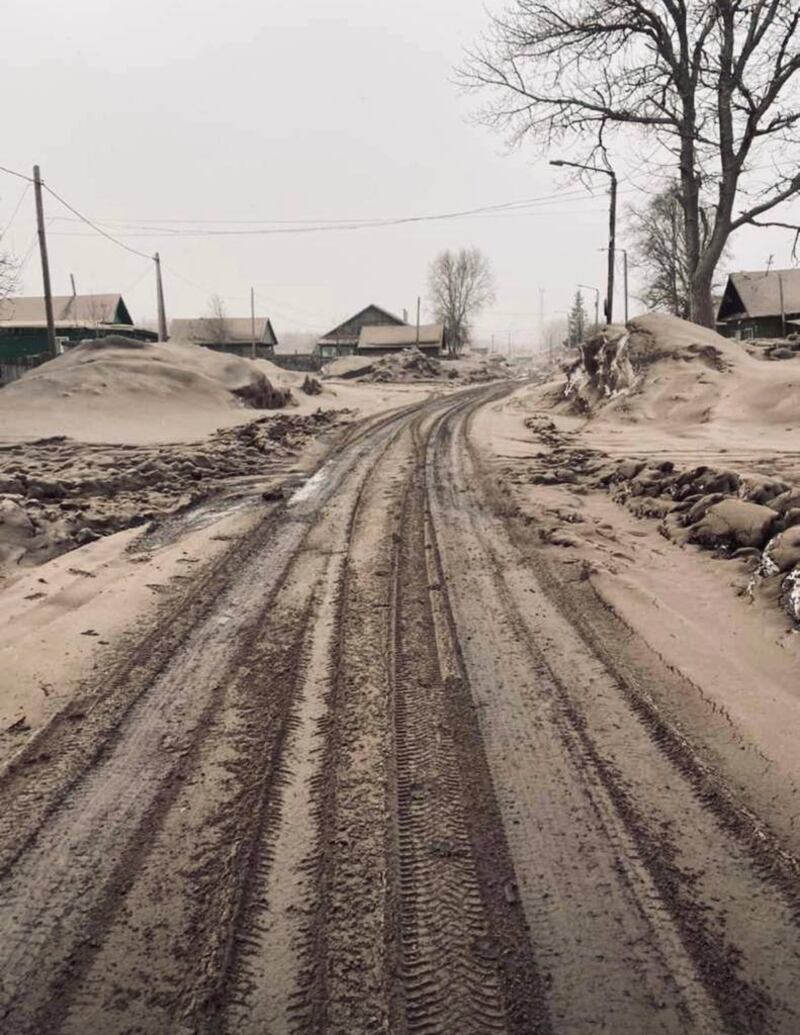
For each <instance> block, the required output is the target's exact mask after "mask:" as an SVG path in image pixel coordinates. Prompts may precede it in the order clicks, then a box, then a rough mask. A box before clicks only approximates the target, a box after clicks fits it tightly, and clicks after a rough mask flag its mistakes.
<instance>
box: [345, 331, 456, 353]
mask: <svg viewBox="0 0 800 1035" xmlns="http://www.w3.org/2000/svg"><path fill="white" fill-rule="evenodd" d="M444 345H445V339H444V325H443V324H441V323H430V324H425V325H424V326H421V327H419V328H417V327H416V326H412V325H411V324H407V325H404V326H401V327H362V328H361V333H360V335H359V338H358V348H357V349H356V352H357V353H358V355H361V353H362V352H363V353H364V354H365V355H371V356H380V355H385V354H386V353H389V352H400V351H401V350H402V349H413V348H418V349H420V351H422V352H424V353H426V354H427V355H429V356H441V354H442V352H443V351H444Z"/></svg>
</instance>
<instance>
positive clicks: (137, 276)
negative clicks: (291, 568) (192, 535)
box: [0, 0, 791, 344]
mask: <svg viewBox="0 0 800 1035" xmlns="http://www.w3.org/2000/svg"><path fill="white" fill-rule="evenodd" d="M489 6H490V7H495V8H496V7H498V6H499V0H498V2H495V0H489ZM485 21H486V15H485V13H484V8H483V0H426V2H424V3H421V2H407V3H406V4H402V5H398V4H397V3H395V2H394V0H391V2H390V0H349V2H338V3H325V2H321V0H293V2H286V0H229V2H228V3H219V0H213V2H212V0H190V2H189V0H137V2H136V3H132V2H126V3H120V2H119V0H116V2H114V0H112V2H111V3H109V2H108V0H103V2H101V0H73V2H72V3H70V4H65V3H63V0H40V2H39V3H38V4H37V5H35V6H32V5H31V4H30V3H29V0H10V2H7V3H6V5H5V7H4V19H3V23H4V24H3V29H4V33H3V35H4V44H5V51H4V53H5V57H4V69H3V78H4V81H5V82H4V85H5V97H6V104H5V106H4V107H5V111H4V119H3V147H2V149H1V150H0V164H2V165H6V166H8V167H10V168H12V169H18V170H20V171H24V172H29V171H30V168H31V166H32V165H33V163H34V162H38V163H39V164H40V165H41V167H42V175H43V177H44V178H45V180H46V182H48V183H49V184H50V185H51V186H52V187H53V188H54V189H55V190H56V191H57V192H58V193H60V194H61V195H62V196H63V197H64V198H66V199H67V200H68V201H69V202H70V203H71V204H72V205H74V206H75V207H76V208H77V209H79V210H80V211H81V212H83V213H84V214H85V215H87V216H89V217H91V218H92V219H96V220H103V221H108V224H109V225H108V226H107V229H108V230H109V231H110V232H112V233H115V234H120V235H125V236H122V239H123V240H124V241H125V242H126V243H127V244H128V245H130V246H131V247H133V248H135V249H138V250H141V251H143V252H145V253H147V254H148V255H149V254H152V252H153V251H155V250H159V251H160V252H161V256H162V260H163V262H164V264H165V286H166V293H167V309H168V316H188V317H190V316H196V315H203V314H204V313H205V312H206V311H207V309H208V304H209V296H210V295H211V294H212V293H213V292H217V293H219V294H220V295H222V296H223V297H224V298H225V300H226V305H227V309H228V311H229V313H230V314H231V315H237V314H243V315H244V314H247V312H248V311H249V289H250V285H251V284H252V285H253V286H254V287H255V289H256V297H257V308H258V310H259V311H260V312H264V313H267V314H269V315H271V316H272V318H273V322H274V324H275V326H276V330H277V331H278V334H279V335H280V334H281V332H286V331H298V330H313V331H316V332H322V331H325V330H327V329H328V328H329V327H330V326H332V325H333V324H335V323H337V322H339V321H340V320H341V319H343V318H344V317H346V316H348V315H349V314H350V313H351V312H353V311H354V310H356V309H359V308H361V307H362V306H363V305H366V304H367V303H369V302H376V303H378V304H380V305H384V306H386V307H387V308H389V309H392V310H394V311H395V312H398V313H399V312H401V311H402V309H403V308H404V307H405V308H407V309H408V310H409V312H412V311H413V308H414V306H415V303H416V297H417V295H418V294H422V295H423V297H424V294H425V280H426V270H427V266H428V263H429V262H430V260H431V258H432V257H433V256H434V255H435V254H436V252H437V251H439V250H441V249H443V248H446V247H458V246H461V245H477V246H478V247H480V248H482V249H483V250H484V251H485V252H486V253H487V255H488V256H489V258H490V260H491V262H492V264H493V267H494V269H495V273H496V276H497V282H498V298H497V302H496V304H495V307H494V308H493V309H492V310H491V311H490V312H487V313H485V314H484V316H483V317H482V319H481V321H480V326H479V331H480V332H481V333H482V334H483V335H485V336H489V335H491V334H494V335H495V336H496V340H497V342H498V344H499V343H500V342H505V341H506V340H507V338H508V336H509V334H511V335H513V338H514V341H515V342H516V343H521V342H522V341H523V340H530V339H531V338H532V337H533V335H534V334H535V331H536V328H537V326H538V321H539V315H538V313H539V298H540V295H539V292H540V289H541V290H544V292H545V310H546V313H545V315H546V318H548V319H550V318H553V317H555V316H557V315H559V311H563V310H565V309H566V308H567V306H568V305H569V304H570V300H571V296H572V295H573V294H574V291H575V285H576V284H577V283H578V282H582V283H585V284H592V285H593V284H597V285H598V286H600V285H602V282H603V277H604V266H603V264H604V256H603V255H602V254H601V252H600V251H599V249H601V248H602V247H603V245H604V243H605V234H606V200H605V195H604V194H603V193H602V185H598V190H597V193H596V194H595V196H594V197H592V196H590V195H589V194H588V193H580V192H578V193H570V196H569V197H567V198H561V199H557V198H553V199H551V200H548V201H544V202H542V203H540V204H538V205H537V206H535V207H531V208H529V209H527V210H523V211H522V212H516V213H499V214H491V215H485V214H484V215H478V216H472V217H468V218H462V219H458V220H450V221H442V222H429V223H421V224H412V225H401V226H394V227H385V228H380V229H377V228H372V229H361V230H358V231H337V232H322V233H319V232H315V233H302V234H271V235H254V234H249V235H221V234H216V235H208V234H207V233H206V234H203V235H202V236H184V235H181V236H177V235H174V234H173V235H165V234H163V233H162V234H160V235H158V236H154V235H152V231H151V230H150V229H148V228H147V227H148V226H152V227H154V228H157V227H163V226H164V225H165V221H169V225H170V226H173V227H176V226H177V227H179V228H180V229H182V230H183V231H195V232H196V231H198V230H203V231H208V230H217V231H219V230H223V229H228V230H230V229H239V230H252V229H254V228H255V227H254V226H253V224H252V223H250V224H248V223H247V222H246V221H254V220H263V221H267V220H311V221H323V220H324V221H330V220H339V219H341V220H349V219H380V218H384V217H402V216H414V215H424V214H433V213H445V212H453V211H460V210H463V209H471V208H474V207H478V206H483V205H494V204H502V203H505V202H513V201H518V200H521V199H530V198H547V197H548V196H549V195H552V194H554V193H557V192H574V186H571V185H569V184H567V182H566V181H565V179H564V177H563V176H561V175H559V173H558V171H557V170H555V169H552V168H550V167H549V166H548V165H547V162H546V159H545V157H544V156H543V155H542V154H541V153H539V151H538V149H537V148H536V147H535V146H533V145H530V144H528V145H526V146H524V147H523V148H521V149H518V150H515V151H513V152H511V153H509V152H508V150H507V148H506V147H505V144H504V141H503V140H502V139H501V138H499V137H498V136H497V135H496V134H493V133H492V132H491V131H490V130H488V129H486V128H483V127H481V126H477V125H475V124H473V123H472V122H471V121H470V119H469V114H470V112H471V111H473V110H474V108H475V106H476V100H475V98H474V97H468V96H464V95H463V94H462V93H461V92H460V91H459V89H458V88H457V87H456V86H455V85H454V84H453V81H452V80H453V71H452V70H453V66H454V65H455V64H457V63H458V61H459V59H460V56H461V52H462V48H463V47H465V46H468V45H469V44H470V43H471V42H472V41H473V40H474V39H475V37H476V36H477V35H478V34H479V32H480V31H481V29H482V27H483V26H484V25H485ZM23 186H24V184H23V183H22V182H21V181H19V180H16V179H13V178H11V177H8V176H5V175H2V176H0V224H1V225H2V226H5V225H6V223H7V222H8V220H9V219H10V218H11V216H12V213H13V212H14V209H15V207H16V206H17V204H18V202H19V200H20V197H21V193H22V189H23ZM623 191H624V196H623V200H628V199H630V198H631V197H633V196H634V195H633V192H632V190H631V188H630V186H627V187H626V186H625V185H623ZM46 209H47V217H48V220H49V224H48V226H49V229H48V233H49V244H50V253H51V271H52V276H53V284H54V290H55V291H56V293H67V292H68V291H69V274H70V273H71V272H72V273H74V274H75V277H76V280H77V285H78V290H79V291H86V292H88V291H122V292H123V294H124V295H125V298H126V300H127V301H128V304H129V306H130V308H131V310H132V312H133V315H134V318H135V319H140V320H141V319H148V318H152V317H153V315H154V311H155V293H154V285H153V277H152V269H151V267H152V263H149V262H148V260H146V259H144V258H142V257H140V256H137V255H133V254H129V253H127V252H125V251H123V250H122V249H120V248H118V247H117V246H115V245H114V244H112V243H110V242H108V241H104V240H103V239H102V238H100V237H98V236H97V235H96V234H93V233H92V231H90V230H88V228H86V227H85V226H83V225H82V224H80V223H77V222H74V221H70V220H69V219H65V218H64V217H69V213H68V212H66V211H65V210H64V209H62V208H61V207H60V206H59V205H58V204H57V202H56V201H55V200H54V199H52V198H49V197H48V198H46ZM784 212H785V213H786V214H790V213H789V211H788V210H784ZM180 220H187V221H199V220H206V221H208V222H207V223H206V224H204V225H203V226H202V227H201V226H199V225H198V224H197V223H196V222H186V223H181V222H178V221H180ZM225 220H227V221H234V220H241V221H243V222H241V223H239V224H236V223H232V222H231V223H228V224H223V222H221V221H225ZM147 221H151V222H150V223H149V224H148V223H147ZM126 222H127V223H128V224H129V225H128V226H126V225H125V224H126ZM130 224H139V226H138V227H137V226H131V225H130ZM143 228H144V229H143ZM273 228H274V226H273ZM33 233H34V222H33V198H32V194H31V193H30V192H29V193H28V195H27V196H26V197H25V199H24V201H23V203H22V206H21V207H20V209H19V212H18V214H17V216H16V218H15V219H14V221H13V223H12V225H11V228H10V229H9V231H8V233H7V236H6V238H5V245H6V247H7V248H8V249H9V250H11V251H12V252H13V253H14V254H16V255H17V257H18V258H20V259H24V258H25V256H26V255H27V256H28V258H27V262H26V264H25V267H24V272H23V283H22V289H23V291H24V292H25V293H31V294H37V293H40V291H41V275H40V268H39V262H38V254H37V252H36V250H35V248H34V247H33V244H34V238H33ZM143 233H145V234H146V235H145V236H142V235H143ZM127 235H135V236H127ZM622 237H623V238H624V234H623V235H622ZM736 242H737V243H736V247H735V249H734V253H733V256H732V263H731V265H732V266H734V267H740V268H752V267H760V266H762V265H763V264H764V263H766V261H767V260H768V258H769V256H770V255H774V262H775V264H776V265H789V264H790V262H791V260H790V250H791V238H790V235H786V234H783V233H780V232H773V231H761V232H758V231H746V232H743V233H742V234H741V235H740V236H739V237H738V238H737V239H736ZM620 243H621V244H623V245H624V243H625V242H624V239H623V240H622V241H621V242H620ZM619 304H620V301H619V300H618V305H619ZM424 309H425V303H424V301H423V312H424Z"/></svg>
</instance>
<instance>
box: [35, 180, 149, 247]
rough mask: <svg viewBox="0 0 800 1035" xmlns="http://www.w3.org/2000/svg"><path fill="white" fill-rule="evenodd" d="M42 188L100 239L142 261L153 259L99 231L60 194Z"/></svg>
mask: <svg viewBox="0 0 800 1035" xmlns="http://www.w3.org/2000/svg"><path fill="white" fill-rule="evenodd" d="M42 186H43V187H44V189H45V190H46V191H47V192H48V194H51V195H52V196H53V197H54V198H55V199H56V201H58V202H60V203H61V204H62V205H63V206H64V208H66V209H68V210H69V211H70V212H72V213H73V215H75V216H77V217H78V219H80V220H81V221H82V222H83V223H86V225H87V226H90V227H91V228H92V230H94V231H96V232H97V233H98V234H100V236H101V237H105V238H106V240H108V241H111V242H112V243H113V244H116V245H118V246H119V247H120V248H124V249H125V251H126V252H131V253H132V254H133V255H138V256H140V257H141V258H143V259H152V258H153V256H152V255H147V254H146V253H145V252H141V251H139V249H138V248H132V247H131V246H130V245H129V244H125V242H124V241H120V240H119V239H118V238H116V237H113V236H112V235H111V234H109V233H107V232H106V231H105V230H103V229H101V228H100V227H99V226H97V224H96V223H93V222H92V220H91V219H89V218H87V217H86V216H84V215H83V214H82V213H81V212H79V211H78V210H77V209H76V208H74V207H73V206H72V205H70V203H69V202H68V201H65V200H64V198H62V197H61V195H60V194H57V193H56V192H55V191H54V190H53V188H52V187H50V186H48V185H47V184H46V183H45V182H44V181H42Z"/></svg>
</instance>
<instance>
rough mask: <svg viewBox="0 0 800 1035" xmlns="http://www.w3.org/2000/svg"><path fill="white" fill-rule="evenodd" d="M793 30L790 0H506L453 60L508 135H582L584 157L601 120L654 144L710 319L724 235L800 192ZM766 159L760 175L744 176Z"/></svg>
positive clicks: (700, 310)
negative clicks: (482, 33) (673, 190)
mask: <svg viewBox="0 0 800 1035" xmlns="http://www.w3.org/2000/svg"><path fill="white" fill-rule="evenodd" d="M798 44H800V6H798V3H797V0H708V2H706V0H553V2H542V0H510V7H509V8H508V9H507V10H506V12H505V14H503V15H502V16H500V17H496V18H494V19H493V20H492V26H491V29H490V31H489V33H488V35H487V36H486V38H485V39H484V41H483V42H482V43H481V44H480V45H479V46H478V47H477V48H476V49H475V50H474V51H473V52H472V54H471V55H470V56H469V58H468V59H467V63H466V66H465V68H464V69H463V73H462V74H463V76H464V77H465V81H466V82H467V83H468V84H469V85H471V86H474V87H479V88H481V89H483V90H485V91H488V95H489V100H488V104H487V107H486V108H485V109H484V111H483V116H484V117H485V118H486V119H487V120H489V121H490V122H491V123H493V124H495V125H499V126H501V127H504V128H506V129H508V130H510V131H511V133H512V136H513V137H514V138H516V139H520V138H522V137H524V136H526V135H528V134H532V135H533V136H535V137H537V138H538V139H539V140H541V141H543V142H544V143H545V145H546V146H548V145H550V144H551V143H553V142H555V141H562V142H564V143H570V142H571V143H574V144H577V145H581V146H584V147H585V146H586V145H587V142H589V147H590V151H589V156H590V157H591V156H592V155H593V153H594V151H595V149H596V148H597V147H598V146H599V147H600V148H601V149H603V150H604V139H603V137H604V134H605V135H606V137H608V136H609V135H610V134H611V133H612V132H613V131H626V130H627V131H629V132H630V131H631V130H638V131H639V132H640V133H644V134H646V135H647V136H648V137H650V138H651V139H655V141H656V142H657V143H658V144H659V145H661V147H663V149H664V153H665V154H666V156H667V160H668V162H669V164H670V166H671V169H672V175H676V176H677V178H678V181H679V183H680V195H679V197H680V204H681V209H682V212H683V222H684V233H685V236H686V251H687V257H688V264H689V270H690V285H689V300H690V313H691V317H692V319H694V320H696V321H697V322H698V323H701V324H705V325H706V326H713V325H714V311H713V305H712V300H711V290H712V281H713V277H714V270H715V269H716V266H717V263H718V262H719V259H720V256H721V255H722V252H723V249H724V247H725V244H726V243H727V241H728V239H729V237H730V235H731V234H732V233H733V232H734V231H735V230H737V229H739V228H740V227H742V226H745V225H746V224H753V225H764V224H763V223H761V222H760V220H759V217H761V216H763V215H764V214H765V213H768V212H770V211H771V210H772V209H774V208H776V207H777V206H778V205H780V204H781V203H783V202H784V201H786V200H788V199H789V198H792V197H795V196H796V195H797V194H798V193H800V173H798V172H797V164H798V163H797V158H798V153H799V149H798V136H797V130H798V121H800V104H798V77H797V73H798V71H799V70H800V47H799V46H798ZM630 141H631V138H630V136H628V143H630ZM583 153H584V155H585V154H586V151H584V152H583ZM765 164H766V165H767V166H771V171H770V173H769V176H768V178H767V179H766V180H764V181H762V182H759V181H758V179H757V178H756V177H753V176H748V174H754V173H756V172H757V171H758V170H759V169H760V168H762V167H764V166H765ZM704 192H706V193H708V194H711V195H713V197H714V204H713V209H712V211H711V213H710V216H709V224H708V228H707V232H704V228H703V219H704V215H703V211H704V210H703V205H702V196H703V193H704ZM779 225H785V224H779Z"/></svg>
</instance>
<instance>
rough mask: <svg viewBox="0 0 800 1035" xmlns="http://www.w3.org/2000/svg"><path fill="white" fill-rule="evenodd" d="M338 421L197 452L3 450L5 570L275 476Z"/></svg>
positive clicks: (243, 437) (276, 429) (44, 446)
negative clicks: (282, 463)
mask: <svg viewBox="0 0 800 1035" xmlns="http://www.w3.org/2000/svg"><path fill="white" fill-rule="evenodd" d="M345 412H346V411H345ZM339 417H340V414H339V413H336V412H333V411H330V410H318V411H317V412H316V413H313V414H309V415H300V414H295V413H281V414H276V415H274V416H269V417H262V418H260V419H257V420H251V421H249V422H248V423H246V424H241V425H238V426H236V427H233V428H225V429H223V430H221V431H218V432H217V433H216V434H214V435H212V436H210V437H209V438H207V439H205V440H203V441H201V442H195V443H190V444H172V445H158V446H142V447H137V446H103V445H96V446H90V445H84V444H82V443H77V442H71V441H69V440H66V439H61V440H55V441H54V440H49V441H42V442H40V443H38V444H33V445H31V444H25V445H18V446H11V447H8V448H5V449H0V570H1V569H2V567H3V565H4V564H6V565H13V566H14V567H17V566H20V565H30V564H40V563H42V562H44V561H46V560H49V559H50V558H51V557H54V556H57V555H58V554H61V553H65V552H66V551H68V550H71V549H74V548H75V547H76V546H82V545H83V544H84V543H87V542H91V541H92V540H93V539H98V538H100V537H101V536H104V535H108V534H110V533H112V532H117V531H120V530H121V529H123V528H130V527H133V526H135V525H141V524H144V523H146V522H149V521H153V520H159V519H161V518H163V517H165V516H168V515H170V514H173V513H175V512H177V511H181V510H183V509H185V508H186V507H189V506H191V505H192V504H195V503H197V502H199V501H201V500H204V499H208V498H209V497H211V496H215V495H216V494H218V493H219V492H220V491H222V490H223V489H224V490H229V489H231V488H232V487H233V486H232V483H236V482H238V481H239V480H240V479H242V478H258V477H259V476H260V477H265V476H266V477H269V476H270V472H271V471H272V470H274V463H275V462H276V461H281V460H284V461H285V459H286V458H287V457H291V456H294V455H296V454H297V453H298V452H299V451H300V449H301V448H302V447H303V445H304V444H305V443H306V442H307V441H308V440H309V438H310V437H311V436H314V435H318V434H320V433H321V432H323V431H325V430H326V429H328V428H330V427H332V426H333V425H335V424H336V422H337V420H338V419H339ZM271 465H273V466H271Z"/></svg>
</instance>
